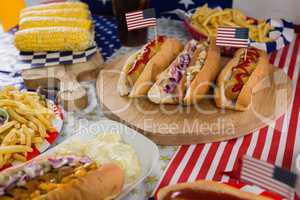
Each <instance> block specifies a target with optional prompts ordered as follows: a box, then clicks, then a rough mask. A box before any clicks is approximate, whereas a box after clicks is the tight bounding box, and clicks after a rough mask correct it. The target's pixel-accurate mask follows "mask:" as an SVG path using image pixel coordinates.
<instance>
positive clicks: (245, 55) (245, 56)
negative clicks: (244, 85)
mask: <svg viewBox="0 0 300 200" xmlns="http://www.w3.org/2000/svg"><path fill="white" fill-rule="evenodd" d="M247 53H248V47H247V48H246V50H245V53H244V61H245V60H246V58H247Z"/></svg>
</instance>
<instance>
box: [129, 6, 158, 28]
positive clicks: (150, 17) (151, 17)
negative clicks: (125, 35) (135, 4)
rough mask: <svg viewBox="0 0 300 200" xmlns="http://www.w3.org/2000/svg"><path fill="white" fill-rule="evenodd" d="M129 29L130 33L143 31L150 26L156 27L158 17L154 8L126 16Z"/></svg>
mask: <svg viewBox="0 0 300 200" xmlns="http://www.w3.org/2000/svg"><path fill="white" fill-rule="evenodd" d="M125 16H126V22H127V28H128V30H129V31H131V30H135V29H141V28H145V27H150V26H156V17H155V10H154V8H149V9H146V10H140V11H135V12H129V13H126V14H125Z"/></svg>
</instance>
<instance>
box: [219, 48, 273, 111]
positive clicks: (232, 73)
mask: <svg viewBox="0 0 300 200" xmlns="http://www.w3.org/2000/svg"><path fill="white" fill-rule="evenodd" d="M244 53H245V49H240V50H238V51H237V52H236V54H235V56H234V58H233V59H232V60H230V61H229V63H228V64H227V65H226V66H225V68H224V69H223V70H222V72H221V73H220V75H219V77H218V80H217V88H216V89H215V102H216V105H217V106H218V107H220V108H228V109H233V110H240V111H243V110H247V109H248V108H249V106H250V104H251V101H252V94H253V89H254V87H255V86H256V85H257V84H258V83H260V81H261V80H262V79H263V78H264V77H266V76H267V75H268V74H269V72H270V70H271V67H270V65H269V61H268V57H267V54H266V53H265V52H263V51H262V50H259V49H256V48H254V47H250V48H249V49H248V52H247V55H246V57H244Z"/></svg>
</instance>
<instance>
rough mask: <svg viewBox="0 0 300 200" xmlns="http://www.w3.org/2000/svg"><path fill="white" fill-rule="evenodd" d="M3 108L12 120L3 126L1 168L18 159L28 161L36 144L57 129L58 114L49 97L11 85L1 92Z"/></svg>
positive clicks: (0, 136) (0, 103)
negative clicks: (54, 111)
mask: <svg viewBox="0 0 300 200" xmlns="http://www.w3.org/2000/svg"><path fill="white" fill-rule="evenodd" d="M0 108H2V109H4V110H6V111H7V113H8V114H9V120H8V122H7V123H4V124H3V125H2V126H0V142H1V146H0V168H2V167H3V166H6V165H9V164H10V163H11V162H13V161H15V160H17V161H22V162H25V161H26V160H27V159H26V156H27V153H29V152H31V151H32V147H33V145H38V144H40V143H42V142H43V141H44V140H45V138H47V137H48V135H47V131H54V130H55V128H54V127H53V125H52V120H53V118H54V113H53V111H52V110H51V109H50V106H49V103H48V102H47V100H46V99H44V98H43V97H41V96H40V95H39V94H37V93H33V92H21V91H19V90H18V89H16V88H15V87H12V86H8V87H5V88H4V89H2V90H1V91H0Z"/></svg>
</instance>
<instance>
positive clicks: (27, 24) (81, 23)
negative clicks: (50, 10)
mask: <svg viewBox="0 0 300 200" xmlns="http://www.w3.org/2000/svg"><path fill="white" fill-rule="evenodd" d="M51 26H66V27H77V28H83V29H88V30H90V29H91V26H92V21H91V20H89V19H76V18H65V17H26V18H23V19H21V21H20V23H19V30H24V29H28V28H39V27H51Z"/></svg>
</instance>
